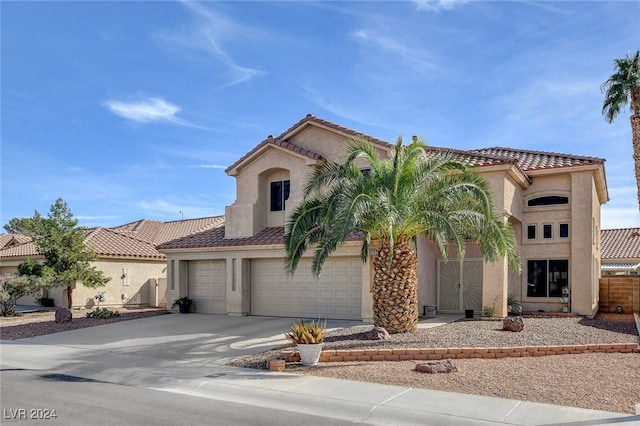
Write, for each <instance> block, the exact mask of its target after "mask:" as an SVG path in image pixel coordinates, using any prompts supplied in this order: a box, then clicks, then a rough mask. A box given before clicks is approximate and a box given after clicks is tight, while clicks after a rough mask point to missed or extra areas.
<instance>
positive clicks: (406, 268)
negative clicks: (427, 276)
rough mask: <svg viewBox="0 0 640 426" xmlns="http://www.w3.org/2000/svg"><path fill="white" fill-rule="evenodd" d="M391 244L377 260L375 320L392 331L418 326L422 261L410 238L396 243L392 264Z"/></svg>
mask: <svg viewBox="0 0 640 426" xmlns="http://www.w3.org/2000/svg"><path fill="white" fill-rule="evenodd" d="M388 256H389V244H388V242H386V241H385V242H383V243H382V247H381V248H380V250H379V251H378V254H377V255H376V257H375V258H374V260H373V267H374V277H373V322H374V324H375V325H377V326H379V327H384V328H385V329H386V330H387V331H388V332H389V333H405V332H408V331H413V330H415V329H416V328H418V275H417V269H418V260H417V257H416V253H415V251H414V250H413V247H412V245H411V243H410V242H408V241H400V242H398V243H396V245H395V246H394V250H393V254H392V258H391V263H389V261H388Z"/></svg>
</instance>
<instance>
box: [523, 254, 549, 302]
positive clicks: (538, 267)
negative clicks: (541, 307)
mask: <svg viewBox="0 0 640 426" xmlns="http://www.w3.org/2000/svg"><path fill="white" fill-rule="evenodd" d="M546 277H547V261H546V260H529V261H528V262H527V296H528V297H547V278H546Z"/></svg>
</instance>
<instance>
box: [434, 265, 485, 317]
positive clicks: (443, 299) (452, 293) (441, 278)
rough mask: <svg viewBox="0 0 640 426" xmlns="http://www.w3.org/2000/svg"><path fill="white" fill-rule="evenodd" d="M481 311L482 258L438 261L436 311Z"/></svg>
mask: <svg viewBox="0 0 640 426" xmlns="http://www.w3.org/2000/svg"><path fill="white" fill-rule="evenodd" d="M465 309H473V310H475V311H476V313H479V312H482V259H464V260H462V261H460V260H449V261H447V262H445V261H443V260H441V261H439V262H438V311H440V312H451V313H459V312H463V311H464V310H465Z"/></svg>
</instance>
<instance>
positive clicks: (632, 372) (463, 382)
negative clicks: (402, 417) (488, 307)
mask: <svg viewBox="0 0 640 426" xmlns="http://www.w3.org/2000/svg"><path fill="white" fill-rule="evenodd" d="M370 329H371V326H359V327H352V328H349V329H341V330H335V331H331V332H329V333H328V335H327V338H326V340H325V348H326V349H355V348H358V349H361V348H430V347H480V346H540V345H545V346H547V345H563V344H565V345H568V344H589V343H640V339H639V337H638V331H637V329H636V325H635V321H634V318H633V316H632V315H616V314H599V315H598V316H597V317H596V318H594V319H588V318H525V328H524V330H523V331H522V332H520V333H513V332H508V331H502V322H501V321H459V322H455V323H451V324H447V325H443V326H440V327H435V328H430V329H421V330H418V331H416V332H413V333H406V334H395V335H391V339H390V340H387V341H371V340H364V339H365V337H364V334H365V333H366V331H368V330H370ZM279 353H280V351H279V350H274V351H269V352H265V353H262V354H258V355H255V356H251V357H246V358H243V359H239V360H236V361H234V362H233V363H231V365H234V366H238V367H249V368H265V366H266V360H267V359H269V358H270V357H273V356H276V355H278V354H279ZM419 362H424V361H395V362H376V361H372V362H341V363H320V364H318V366H316V367H303V366H302V365H301V364H288V365H287V371H288V372H291V373H296V374H308V375H315V376H326V377H335V378H340V379H346V380H357V381H364V382H374V383H384V384H390V385H397V386H406V387H414V388H427V389H435V390H442V391H449V392H458V393H467V394H475V395H486V396H495V397H501V398H510V399H518V400H525V401H533V402H543V403H549V404H555V405H566V406H572V407H581V408H590V409H597V410H605V411H615V412H620V413H629V414H634V413H635V410H636V407H635V406H636V404H640V354H638V353H630V354H620V353H588V354H582V355H555V356H545V357H526V358H503V359H493V360H490V359H457V360H454V361H453V362H454V364H455V365H456V367H457V369H458V371H457V372H454V373H449V374H425V373H418V372H416V371H415V365H416V364H417V363H419Z"/></svg>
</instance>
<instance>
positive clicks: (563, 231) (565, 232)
mask: <svg viewBox="0 0 640 426" xmlns="http://www.w3.org/2000/svg"><path fill="white" fill-rule="evenodd" d="M560 238H569V224H568V223H561V224H560Z"/></svg>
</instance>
